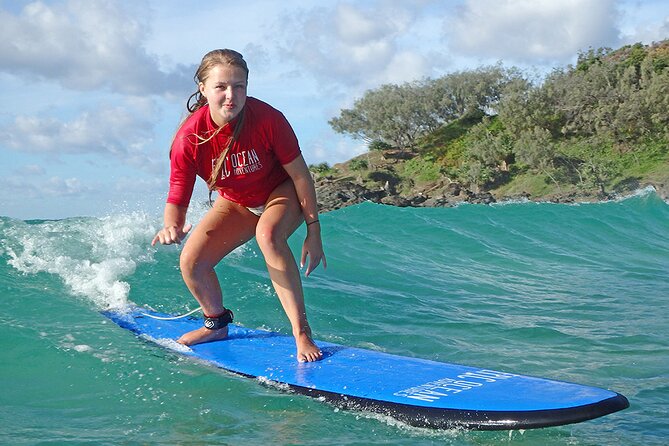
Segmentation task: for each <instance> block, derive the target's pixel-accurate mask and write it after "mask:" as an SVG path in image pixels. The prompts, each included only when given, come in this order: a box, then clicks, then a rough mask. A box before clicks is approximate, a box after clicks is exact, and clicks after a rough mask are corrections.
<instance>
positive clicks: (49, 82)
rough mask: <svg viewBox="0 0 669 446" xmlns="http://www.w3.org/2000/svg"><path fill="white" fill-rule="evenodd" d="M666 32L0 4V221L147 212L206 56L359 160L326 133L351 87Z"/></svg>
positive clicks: (653, 10) (270, 3)
mask: <svg viewBox="0 0 669 446" xmlns="http://www.w3.org/2000/svg"><path fill="white" fill-rule="evenodd" d="M668 37H669V2H667V1H666V0H647V1H635V0H560V1H557V0H403V1H402V0H355V1H347V0H324V1H319V2H315V1H314V2H309V1H306V0H302V1H297V0H282V1H275V0H247V1H244V2H239V1H235V2H233V1H215V2H214V1H198V0H193V1H182V0H44V1H22V0H0V97H1V98H2V101H0V160H1V162H0V216H5V217H12V218H16V219H22V220H27V219H60V218H67V217H83V216H94V217H104V216H108V215H114V214H118V213H123V212H134V211H143V212H148V213H151V214H153V213H156V214H157V215H158V214H160V213H161V212H162V208H163V207H164V203H165V198H166V194H167V188H168V179H169V159H168V153H169V146H170V142H171V138H172V136H173V135H174V132H175V131H176V128H177V126H178V125H179V123H180V122H181V120H182V119H183V118H184V117H185V113H186V111H185V102H186V99H187V98H188V96H190V94H191V93H193V92H195V90H196V88H197V86H196V84H195V83H194V81H193V74H194V72H195V70H196V68H197V65H198V64H199V62H200V60H201V58H202V56H203V55H204V54H205V53H207V52H208V51H210V50H212V49H216V48H232V49H235V50H237V51H240V52H241V53H243V54H244V58H245V59H246V60H247V63H248V65H249V68H250V78H249V90H248V94H249V95H250V96H254V97H257V98H259V99H262V100H263V101H265V102H268V103H270V104H271V105H273V106H274V107H276V108H278V109H279V110H281V111H282V112H283V113H284V114H285V115H286V117H287V118H288V120H289V121H290V123H291V124H292V126H293V128H294V130H295V132H296V134H297V136H298V139H299V141H300V146H301V148H302V152H303V155H304V158H305V159H306V161H307V163H308V164H318V163H321V162H327V163H329V164H330V165H333V164H335V163H338V162H342V161H346V160H348V159H350V158H352V157H354V156H356V155H358V154H360V153H363V152H364V151H366V150H367V148H366V146H365V144H364V143H363V142H362V141H360V140H355V139H352V138H350V137H348V136H346V135H341V134H337V133H335V132H334V131H333V130H332V129H331V128H330V126H329V125H328V121H329V120H330V119H332V118H333V117H336V116H338V115H339V112H340V110H342V109H344V108H350V107H351V106H352V105H353V103H354V101H355V100H356V99H357V98H360V97H361V96H362V95H363V94H364V93H365V91H367V90H370V89H374V88H378V87H379V86H381V85H383V84H387V83H395V84H402V83H404V82H411V81H414V80H420V79H425V78H436V77H439V76H443V75H445V74H448V73H453V72H457V71H462V70H468V69H475V68H477V67H480V66H483V65H490V64H495V63H498V62H501V63H502V64H503V65H504V66H509V67H510V66H516V67H519V68H522V69H525V70H528V72H529V71H534V72H536V73H546V72H548V71H550V70H551V69H552V68H554V67H564V66H567V65H568V64H573V63H574V62H575V61H576V56H577V54H578V52H579V51H584V50H585V51H587V49H588V48H600V47H609V48H617V47H620V46H622V45H625V44H630V43H635V42H643V43H646V44H648V43H651V42H653V41H659V40H663V39H666V38H668ZM206 196H207V192H206V188H204V187H203V182H201V181H200V185H199V186H198V187H197V188H196V191H195V195H194V197H193V199H194V200H198V199H200V200H205V199H206Z"/></svg>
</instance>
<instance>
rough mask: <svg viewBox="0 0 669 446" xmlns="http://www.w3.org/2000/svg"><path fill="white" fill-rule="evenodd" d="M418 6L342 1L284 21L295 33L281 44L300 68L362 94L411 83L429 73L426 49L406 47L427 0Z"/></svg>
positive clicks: (320, 78) (396, 3) (318, 77)
mask: <svg viewBox="0 0 669 446" xmlns="http://www.w3.org/2000/svg"><path fill="white" fill-rule="evenodd" d="M413 3H414V4H408V3H402V2H391V1H376V2H368V3H366V4H365V5H364V6H363V5H360V4H358V3H349V2H338V3H337V4H336V5H335V6H333V7H332V8H328V7H319V8H314V9H312V10H309V11H306V12H303V13H301V14H299V15H293V17H291V18H288V19H285V20H284V22H288V23H287V24H286V28H288V29H293V30H295V32H294V33H291V34H287V35H286V36H285V38H284V40H283V41H282V42H280V44H281V45H282V47H283V50H284V52H285V54H286V55H287V56H288V57H289V58H291V59H294V60H295V64H296V65H298V66H300V67H303V69H305V70H306V71H308V72H309V74H311V75H313V76H315V77H316V78H317V79H319V80H320V81H321V82H322V83H323V84H328V83H329V84H332V83H336V84H339V85H341V86H346V87H347V88H348V89H351V88H353V89H354V90H358V91H361V90H364V89H366V88H371V87H374V86H377V85H379V84H381V83H387V82H394V83H401V82H406V81H411V80H414V79H416V78H419V77H423V76H426V75H428V74H430V72H429V70H430V67H429V64H428V63H427V60H426V56H425V55H424V54H425V51H426V50H425V49H423V48H421V47H420V46H419V45H416V46H414V47H412V48H407V47H405V44H406V41H407V40H408V39H407V38H406V36H407V33H414V32H416V31H417V27H416V21H417V20H419V19H420V18H421V17H420V13H421V10H420V7H419V5H421V4H424V3H426V2H413ZM417 5H418V6H417ZM349 91H350V90H349Z"/></svg>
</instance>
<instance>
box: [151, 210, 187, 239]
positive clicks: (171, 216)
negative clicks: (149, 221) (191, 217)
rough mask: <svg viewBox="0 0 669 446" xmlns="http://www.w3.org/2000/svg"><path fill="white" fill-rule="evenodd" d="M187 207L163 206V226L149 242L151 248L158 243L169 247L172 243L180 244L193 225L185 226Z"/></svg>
mask: <svg viewBox="0 0 669 446" xmlns="http://www.w3.org/2000/svg"><path fill="white" fill-rule="evenodd" d="M187 211H188V207H186V206H179V205H176V204H173V203H167V204H166V205H165V216H164V221H165V223H164V224H165V226H164V227H163V229H161V230H160V231H158V233H157V234H156V236H155V237H154V238H153V241H151V246H155V244H156V243H158V242H160V244H162V245H171V244H173V243H177V244H179V243H181V241H182V240H183V239H184V238H185V237H186V234H188V231H190V230H191V228H192V227H193V225H191V224H188V225H186V212H187Z"/></svg>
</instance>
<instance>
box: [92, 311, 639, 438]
mask: <svg viewBox="0 0 669 446" xmlns="http://www.w3.org/2000/svg"><path fill="white" fill-rule="evenodd" d="M142 313H148V314H151V315H153V316H158V317H169V316H170V315H166V314H162V313H157V312H154V311H150V310H146V309H140V308H135V309H132V310H131V311H129V312H124V313H116V312H103V315H105V316H106V317H108V318H110V319H111V320H112V321H114V322H115V323H116V324H118V325H119V326H121V327H123V328H125V329H128V330H130V331H132V332H134V333H136V334H137V335H140V336H142V337H144V338H146V339H148V340H150V341H153V342H158V343H160V344H161V345H163V346H164V342H160V341H161V340H163V339H171V340H175V339H177V338H179V336H181V335H182V334H183V333H185V332H187V331H190V330H194V329H196V328H199V327H201V326H202V319H198V318H187V319H185V318H184V319H178V320H171V321H166V320H158V319H153V318H151V317H147V316H145V315H143V314H142ZM316 344H317V345H318V347H319V348H320V349H321V351H322V352H323V359H322V360H321V361H318V362H311V363H301V362H298V361H297V360H296V358H295V341H294V339H293V337H292V336H287V335H282V334H279V333H275V332H271V331H265V330H256V329H249V328H245V327H242V326H239V325H235V324H230V325H229V335H228V338H226V339H225V340H223V341H217V342H210V343H206V344H199V345H195V346H192V347H191V348H190V350H189V349H186V348H184V349H179V350H175V351H177V352H179V353H182V354H185V355H188V356H192V357H195V358H199V359H200V360H203V361H205V362H207V363H209V364H212V365H214V366H216V367H220V368H222V369H225V370H227V371H230V372H233V373H235V374H238V375H242V376H245V377H251V378H261V379H266V380H269V381H270V382H275V383H279V384H281V386H279V388H284V387H286V388H287V390H288V389H289V390H290V391H293V392H296V393H299V394H304V395H308V396H310V397H314V398H320V399H322V400H325V401H327V402H330V403H332V404H334V405H336V406H338V407H341V408H344V409H348V410H356V411H363V412H374V413H380V414H383V415H387V416H390V417H392V418H395V419H397V420H399V421H402V422H405V423H407V424H409V425H412V426H417V427H428V428H437V429H451V428H464V429H475V430H508V429H532V428H540V427H548V426H559V425H563V424H570V423H577V422H581V421H586V420H591V419H594V418H597V417H601V416H604V415H607V414H611V413H613V412H617V411H619V410H623V409H625V408H627V407H629V402H628V400H627V398H625V397H624V396H623V395H620V394H618V393H616V392H613V391H609V390H605V389H601V388H597V387H590V386H584V385H580V384H574V383H568V382H562V381H554V380H549V379H544V378H537V377H532V376H524V375H518V374H512V373H506V372H498V371H494V370H488V369H482V368H477V367H469V366H464V365H459V364H449V363H443V362H436V361H431V360H426V359H419V358H409V357H403V356H397V355H392V354H387V353H382V352H377V351H373V350H366V349H361V348H354V347H347V346H343V345H338V344H333V343H329V342H322V341H316Z"/></svg>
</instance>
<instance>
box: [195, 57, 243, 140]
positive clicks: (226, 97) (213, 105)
mask: <svg viewBox="0 0 669 446" xmlns="http://www.w3.org/2000/svg"><path fill="white" fill-rule="evenodd" d="M246 86H247V81H246V72H245V71H244V70H243V69H241V68H239V67H235V66H233V65H216V66H214V68H212V69H211V70H210V71H209V74H208V76H207V78H206V79H205V80H204V82H200V93H202V96H204V97H205V98H207V102H209V113H210V114H211V119H213V120H214V122H215V123H216V125H218V126H219V127H220V126H222V125H225V124H227V123H228V122H230V121H232V120H233V119H235V118H236V117H237V115H238V114H239V112H240V111H242V108H243V107H244V104H246Z"/></svg>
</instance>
